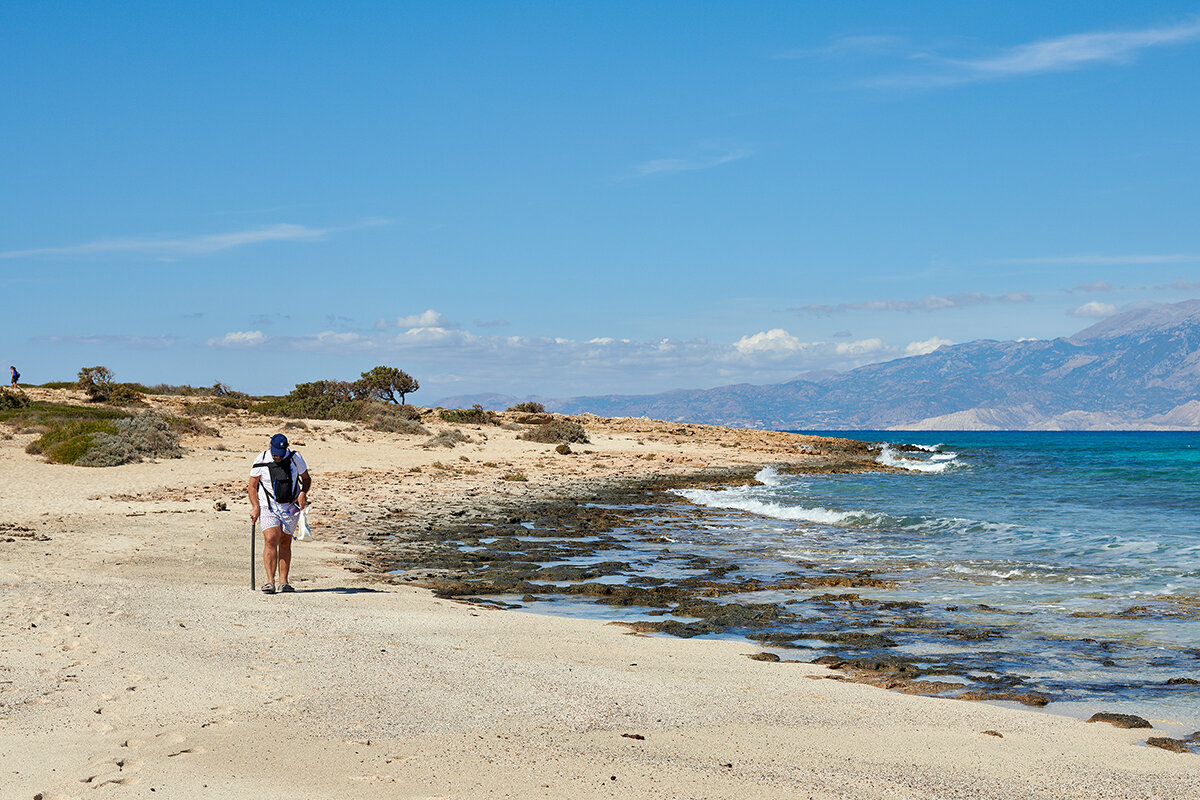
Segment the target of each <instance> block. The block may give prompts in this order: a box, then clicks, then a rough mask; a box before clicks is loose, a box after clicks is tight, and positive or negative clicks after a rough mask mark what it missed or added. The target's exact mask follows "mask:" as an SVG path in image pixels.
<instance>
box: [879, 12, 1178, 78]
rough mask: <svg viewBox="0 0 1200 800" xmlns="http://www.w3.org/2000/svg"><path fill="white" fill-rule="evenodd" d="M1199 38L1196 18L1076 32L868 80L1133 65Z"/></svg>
mask: <svg viewBox="0 0 1200 800" xmlns="http://www.w3.org/2000/svg"><path fill="white" fill-rule="evenodd" d="M1197 39H1200V20H1197V19H1196V18H1195V17H1193V18H1190V19H1189V20H1187V21H1185V22H1181V23H1178V24H1175V25H1167V26H1163V27H1158V28H1143V29H1140V30H1127V31H1107V32H1094V33H1074V34H1068V35H1066V36H1059V37H1055V38H1052V39H1042V40H1040V41H1036V42H1028V43H1026V44H1020V45H1016V46H1013V47H1008V48H1005V49H1002V50H1000V51H998V52H996V53H995V54H992V55H987V56H979V57H976V58H961V59H950V58H939V57H937V56H927V55H921V56H920V58H921V60H922V61H923V62H924V63H925V64H926V65H927V66H928V70H927V71H925V72H922V73H908V74H902V75H886V76H882V77H879V78H875V79H872V80H870V81H866V82H865V85H867V86H880V87H886V86H896V87H904V86H909V87H917V88H921V87H924V88H933V87H938V86H956V85H961V84H968V83H978V82H980V81H987V80H1000V79H1004V78H1015V77H1024V76H1030V75H1041V74H1046V73H1052V72H1065V71H1068V70H1075V69H1080V68H1082V67H1086V66H1093V65H1097V64H1122V63H1128V62H1131V61H1132V60H1133V59H1134V58H1135V57H1136V56H1137V55H1138V54H1139V53H1141V52H1142V51H1144V50H1148V49H1150V48H1154V47H1165V46H1170V45H1180V44H1187V43H1189V42H1194V41H1196V40H1197Z"/></svg>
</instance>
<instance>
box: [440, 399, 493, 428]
mask: <svg viewBox="0 0 1200 800" xmlns="http://www.w3.org/2000/svg"><path fill="white" fill-rule="evenodd" d="M438 416H439V417H441V418H442V419H443V420H445V421H446V422H457V423H460V424H463V425H498V424H499V420H498V419H497V418H496V412H494V411H486V410H485V409H484V407H483V406H481V405H479V404H478V403H476V404H475V405H474V406H472V407H471V408H443V409H442V410H441V411H439V412H438Z"/></svg>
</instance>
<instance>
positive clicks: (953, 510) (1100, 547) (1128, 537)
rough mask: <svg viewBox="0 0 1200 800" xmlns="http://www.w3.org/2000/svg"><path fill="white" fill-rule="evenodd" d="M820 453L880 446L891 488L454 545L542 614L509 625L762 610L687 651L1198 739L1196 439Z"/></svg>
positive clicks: (940, 444)
mask: <svg viewBox="0 0 1200 800" xmlns="http://www.w3.org/2000/svg"><path fill="white" fill-rule="evenodd" d="M814 433H820V432H817V431H814ZM829 435H837V436H846V437H851V438H856V439H861V440H865V441H869V442H876V443H878V445H877V450H878V459H879V460H880V461H881V462H882V463H885V464H890V465H893V466H897V467H900V470H898V471H894V472H886V473H884V472H879V473H865V474H857V475H788V474H785V473H784V472H783V471H782V470H776V469H773V468H771V467H767V468H764V469H763V470H762V471H761V472H760V473H759V474H758V476H757V477H758V479H759V482H760V484H761V485H755V486H739V487H729V488H724V489H680V490H676V492H675V493H674V494H675V502H669V503H668V504H667V505H666V506H665V507H664V506H662V505H659V504H657V503H648V504H645V505H641V504H635V505H628V506H620V507H619V508H621V509H623V510H624V511H626V512H629V513H628V514H627V515H626V516H625V517H624V519H625V520H627V524H626V525H624V526H619V527H617V528H615V529H613V530H610V531H604V532H602V533H598V534H596V535H594V536H582V537H580V536H562V535H559V534H561V531H558V530H557V529H556V528H555V527H554V525H555V523H554V522H553V520H551V521H549V522H545V523H539V522H537V520H536V519H534V520H533V521H529V522H524V523H522V525H523V526H524V527H523V528H522V529H521V532H520V535H516V536H512V535H510V534H505V535H504V536H500V534H497V536H498V537H499V538H490V537H485V538H479V539H475V540H473V541H472V542H470V543H468V542H462V543H461V544H462V545H463V548H464V549H465V550H469V551H472V552H475V551H479V552H480V553H482V554H483V555H485V556H486V558H480V559H479V565H478V567H477V568H475V569H474V571H473V572H472V573H471V575H469V576H468V579H469V580H470V579H478V580H481V581H484V582H486V581H488V580H490V578H489V574H490V573H491V572H493V570H492V569H491V565H500V564H503V563H505V562H510V561H512V562H519V563H521V564H525V565H526V566H531V567H532V570H533V571H532V572H531V573H529V578H530V581H529V585H531V586H533V587H536V595H530V596H529V597H528V598H526V597H523V596H521V595H520V593H518V594H517V595H507V596H504V602H506V603H507V604H509V605H510V607H517V606H520V607H524V608H526V609H528V610H531V611H536V612H546V613H554V614H568V615H584V616H591V617H601V618H609V619H612V618H621V619H627V620H630V619H644V620H648V621H654V620H658V621H662V620H680V621H682V622H684V623H687V624H689V625H690V624H693V623H697V620H698V619H700V618H702V617H704V613H705V612H704V611H703V610H702V609H699V607H698V606H697V605H695V604H692V605H689V603H688V602H686V601H685V600H681V599H679V598H676V599H673V600H671V601H670V602H669V603H667V604H666V605H664V604H662V603H658V604H657V605H656V603H655V602H654V599H653V596H652V595H650V594H647V593H642V594H639V595H637V599H635V600H630V601H629V602H624V601H622V602H608V601H606V600H605V598H604V596H603V594H604V593H603V592H596V591H593V592H591V593H590V594H588V593H585V596H584V597H581V596H580V594H573V593H572V592H571V591H570V589H571V588H572V587H574V588H579V587H578V584H583V583H592V584H601V585H605V584H606V585H611V586H614V587H626V588H628V589H631V590H635V591H640V590H646V589H653V588H654V587H660V586H664V585H668V586H671V587H675V588H676V589H679V590H682V592H683V593H684V597H685V598H686V597H694V596H696V595H699V596H700V598H701V599H702V601H703V602H707V603H709V604H710V605H711V604H718V605H722V604H739V605H740V606H741V608H742V609H743V610H745V609H753V608H755V607H766V606H756V605H755V604H769V605H770V607H771V608H772V609H774V610H775V612H776V613H773V614H767V615H764V616H762V617H758V618H752V617H746V616H738V615H737V613H731V614H729V615H726V616H725V619H727V620H729V621H728V622H722V623H721V624H720V625H718V626H716V627H710V628H704V629H703V630H702V631H697V630H684V631H683V632H682V633H680V635H694V634H695V633H698V632H699V633H702V635H708V636H718V637H730V636H732V637H744V638H745V639H747V640H749V641H748V643H751V644H752V646H753V647H755V648H756V649H765V650H768V651H772V652H775V653H777V654H778V655H779V656H780V657H781V658H782V659H784V660H816V659H818V658H820V657H822V656H836V657H837V658H842V659H846V658H851V659H852V658H868V659H877V658H884V659H888V660H891V661H893V662H896V661H901V662H904V663H907V664H909V665H910V666H912V667H914V668H915V669H916V670H918V671H920V672H921V673H922V674H923V675H924V676H927V677H929V678H931V679H934V680H937V681H942V682H946V683H949V684H957V685H958V686H960V687H964V688H971V689H984V690H996V689H999V690H1000V691H1008V690H1013V691H1016V692H1018V693H1030V692H1033V693H1041V694H1044V695H1045V696H1048V697H1049V698H1052V702H1051V703H1050V705H1049V706H1048V707H1047V709H1048V710H1049V711H1052V712H1061V713H1068V714H1075V715H1082V716H1090V715H1091V714H1092V713H1095V712H1097V711H1117V712H1124V713H1134V714H1139V715H1141V716H1144V717H1147V718H1148V719H1150V720H1151V721H1152V722H1153V723H1154V724H1155V727H1156V728H1159V729H1160V730H1163V731H1166V732H1169V733H1170V734H1172V735H1179V734H1188V733H1190V732H1192V731H1196V730H1200V685H1198V683H1197V682H1200V518H1198V516H1197V510H1198V509H1200V435H1197V434H1193V433H1017V432H1004V433H967V432H949V433H936V434H935V433H908V432H880V431H837V432H830V434H829ZM534 528H537V530H536V531H534V530H533V529H534ZM526 530H528V531H529V533H530V535H528V536H526V535H524V531H526ZM535 533H536V535H534V534H535ZM505 537H507V538H505ZM588 566H594V567H595V569H594V570H592V571H591V572H588V573H586V574H574V577H573V578H572V579H571V580H564V579H563V576H562V573H561V572H560V573H558V574H555V573H554V572H552V570H554V569H559V570H561V569H562V568H563V567H588ZM542 569H545V570H547V573H546V577H545V578H540V577H539V575H538V573H539V572H540V571H541V570H542ZM568 577H571V576H568ZM825 578H829V579H832V580H824V579H825ZM880 580H882V581H884V582H885V583H882V584H881V583H880ZM825 584H828V585H825ZM485 591H486V590H485ZM521 591H522V592H527V591H529V589H528V588H525V589H522V590H521ZM689 592H691V593H693V594H690V595H689V594H688V593H689ZM730 610H731V612H737V611H738V609H730ZM694 613H698V614H699V617H697V616H693V614H694ZM678 630H679V629H678V628H676V631H677V632H678ZM957 691H961V689H958V690H955V689H951V690H948V691H947V693H948V694H951V695H953V694H956V693H957Z"/></svg>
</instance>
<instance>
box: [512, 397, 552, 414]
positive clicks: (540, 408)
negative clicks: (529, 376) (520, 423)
mask: <svg viewBox="0 0 1200 800" xmlns="http://www.w3.org/2000/svg"><path fill="white" fill-rule="evenodd" d="M508 410H509V411H525V412H527V413H530V414H542V413H544V412H545V411H546V407H545V406H544V405H542V404H541V403H535V402H534V401H532V400H526V401H525V402H524V403H517V404H516V405H515V406H509V407H508Z"/></svg>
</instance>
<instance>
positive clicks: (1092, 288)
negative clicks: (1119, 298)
mask: <svg viewBox="0 0 1200 800" xmlns="http://www.w3.org/2000/svg"><path fill="white" fill-rule="evenodd" d="M1111 291H1113V285H1112V284H1111V283H1109V282H1108V281H1092V282H1090V283H1081V284H1080V285H1078V286H1073V287H1071V288H1070V289H1067V292H1068V293H1069V294H1094V293H1096V292H1111Z"/></svg>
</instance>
